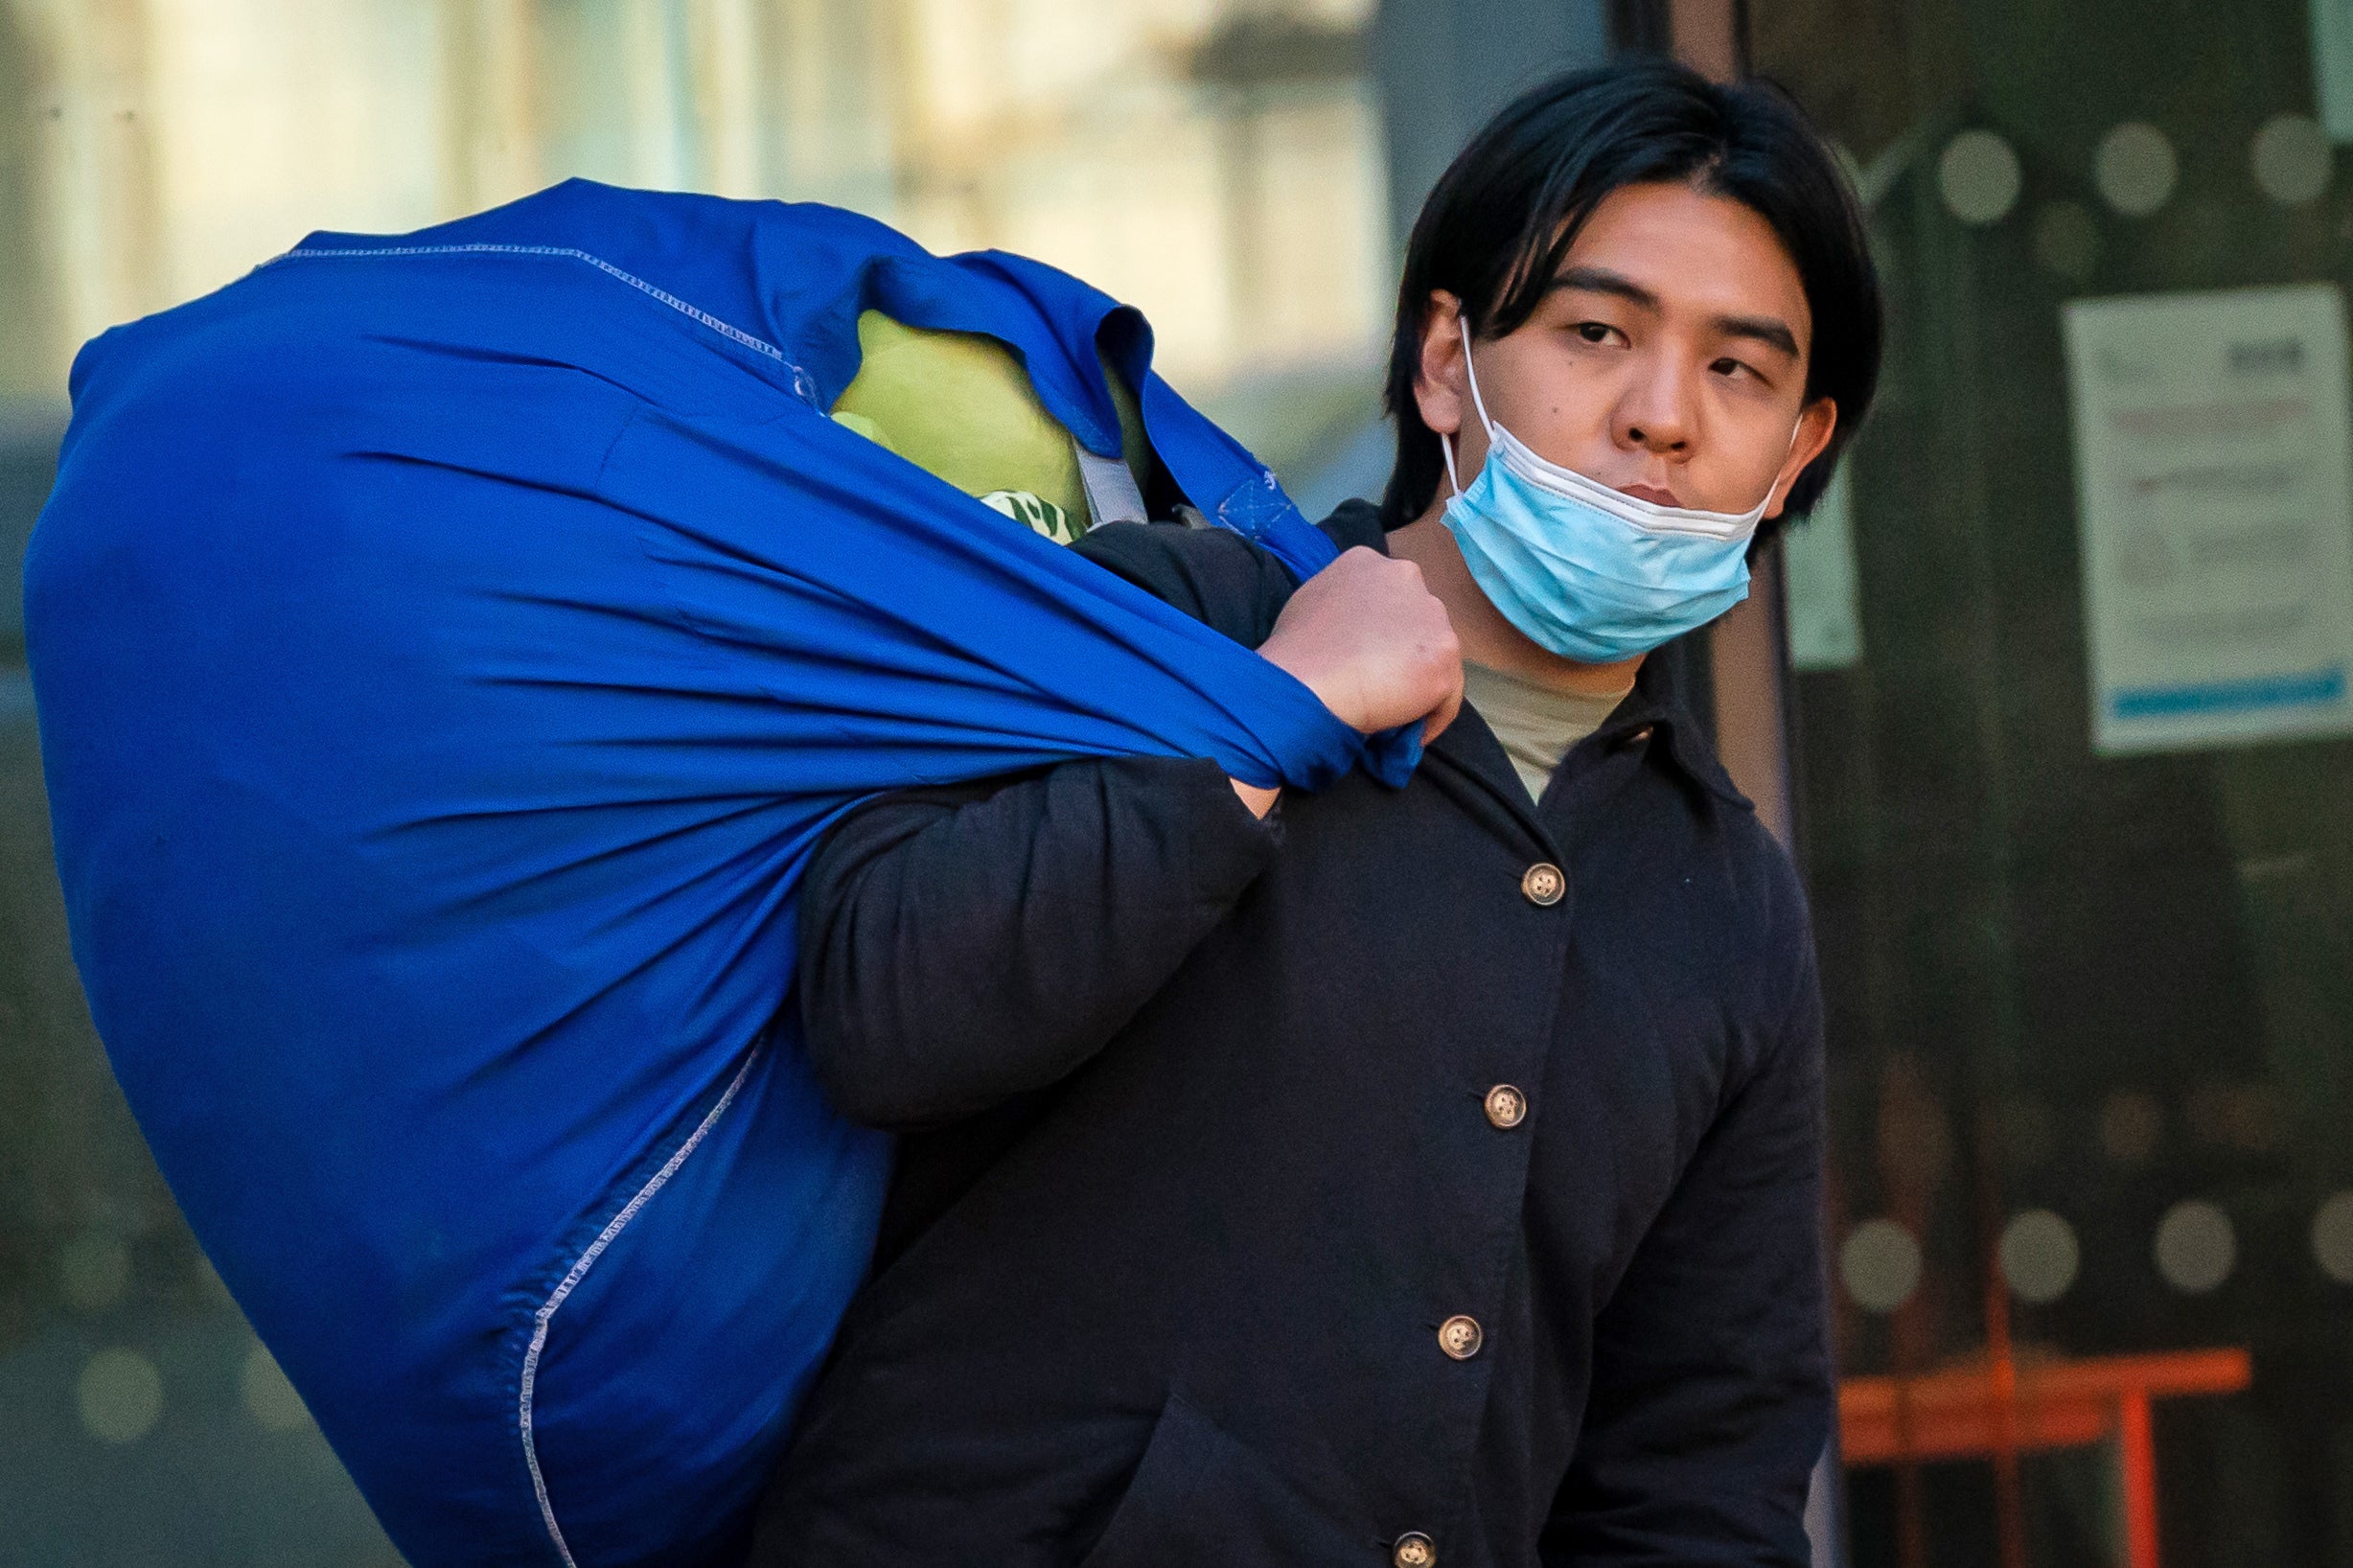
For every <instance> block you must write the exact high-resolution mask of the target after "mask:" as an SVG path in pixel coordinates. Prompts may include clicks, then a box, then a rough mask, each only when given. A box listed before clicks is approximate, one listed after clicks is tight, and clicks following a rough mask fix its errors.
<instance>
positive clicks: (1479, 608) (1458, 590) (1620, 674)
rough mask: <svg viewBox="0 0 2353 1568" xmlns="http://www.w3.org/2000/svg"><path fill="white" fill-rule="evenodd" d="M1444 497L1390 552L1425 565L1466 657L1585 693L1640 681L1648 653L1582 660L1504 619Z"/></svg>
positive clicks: (1612, 692) (1536, 682)
mask: <svg viewBox="0 0 2353 1568" xmlns="http://www.w3.org/2000/svg"><path fill="white" fill-rule="evenodd" d="M1445 510H1446V504H1445V502H1444V500H1442V499H1440V500H1437V501H1433V502H1432V503H1431V504H1430V508H1429V510H1428V511H1426V512H1424V513H1422V514H1421V516H1420V517H1419V518H1416V519H1414V520H1413V521H1412V522H1409V523H1407V524H1406V525H1405V526H1404V527H1402V528H1399V529H1397V530H1396V532H1395V533H1393V534H1391V535H1390V536H1389V553H1390V554H1391V555H1394V556H1396V557H1397V558H1399V559H1400V560H1404V561H1411V562H1412V563H1413V564H1414V565H1417V566H1419V567H1420V568H1421V581H1422V583H1423V585H1424V586H1425V587H1427V588H1429V590H1430V592H1431V593H1432V594H1433V595H1435V596H1436V597H1437V599H1438V602H1439V603H1440V604H1442V605H1444V606H1445V607H1446V616H1447V618H1448V619H1449V620H1451V621H1453V622H1454V635H1455V640H1456V641H1458V642H1460V643H1461V644H1462V646H1463V657H1464V659H1465V661H1466V662H1468V663H1472V664H1484V665H1486V666H1487V667H1488V669H1490V670H1500V671H1501V672H1503V673H1504V674H1505V675H1510V676H1516V677H1518V678H1519V679H1520V680H1525V681H1527V682H1528V683H1529V684H1530V685H1533V686H1542V687H1544V688H1545V689H1547V690H1549V691H1557V692H1567V693H1570V694H1572V695H1575V696H1579V697H1616V696H1619V695H1622V694H1623V693H1624V692H1625V691H1626V688H1627V687H1629V686H1631V685H1632V684H1633V683H1634V674H1635V672H1636V671H1638V670H1640V669H1641V668H1642V661H1643V657H1645V656H1643V655H1640V654H1637V655H1636V656H1634V657H1632V658H1627V659H1621V660H1619V661H1618V662H1617V663H1615V664H1580V663H1579V662H1578V661H1577V660H1576V659H1573V658H1563V657H1560V656H1559V655H1558V654H1556V653H1554V652H1553V651H1552V650H1551V649H1549V648H1544V647H1540V646H1538V645H1537V644H1536V643H1534V642H1533V641H1531V640H1529V638H1528V635H1527V634H1525V633H1523V632H1522V631H1520V629H1519V628H1518V627H1516V626H1513V625H1512V624H1511V622H1510V621H1508V620H1506V619H1504V615H1503V611H1499V610H1497V609H1496V608H1495V607H1494V605H1493V604H1492V603H1490V602H1489V601H1488V596H1487V594H1486V592H1485V591H1484V590H1482V589H1481V588H1480V587H1479V580H1478V579H1477V578H1475V577H1473V576H1471V574H1470V568H1469V567H1468V566H1466V565H1464V564H1463V552H1462V551H1461V550H1460V549H1457V548H1456V547H1455V542H1454V536H1453V535H1452V534H1450V533H1448V532H1447V531H1446V525H1445V523H1444V522H1443V521H1442V517H1443V515H1444V513H1445Z"/></svg>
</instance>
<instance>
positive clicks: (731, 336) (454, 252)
mask: <svg viewBox="0 0 2353 1568" xmlns="http://www.w3.org/2000/svg"><path fill="white" fill-rule="evenodd" d="M385 256H554V257H562V258H565V259H568V260H571V261H576V262H586V263H588V265H590V266H592V267H595V268H596V269H597V270H598V271H599V272H603V273H605V274H607V275H608V276H610V277H613V278H618V279H619V280H620V281H621V282H623V283H625V284H628V285H629V286H630V287H631V288H634V289H637V290H638V291H639V292H641V293H643V294H645V295H646V296H647V297H649V298H651V299H655V300H658V301H660V302H661V303H662V304H664V305H667V306H669V307H670V309H672V310H674V311H679V312H680V313H681V314H682V315H685V316H688V317H690V318H692V319H693V320H695V321H698V322H701V323H702V324H703V325H704V326H705V327H708V328H709V329H710V330H711V331H713V332H715V333H717V334H719V335H721V336H722V337H725V338H727V339H728V340H729V341H731V342H736V343H741V344H742V345H743V346H744V347H746V348H748V349H750V350H751V351H753V352H754V353H756V354H764V355H766V356H768V357H770V358H771V359H773V360H775V361H776V363H778V364H780V365H782V366H784V367H785V368H786V369H787V370H789V371H791V372H792V373H793V390H794V391H796V392H797V393H798V394H800V396H802V397H804V398H806V397H810V396H812V392H811V387H812V385H813V384H814V383H812V382H811V381H810V380H809V375H808V372H806V371H804V370H802V369H801V368H800V366H798V365H796V364H795V363H794V362H793V361H792V359H791V358H790V357H787V356H786V354H785V352H784V351H783V350H782V349H780V348H778V347H776V345H775V344H773V343H771V342H768V341H767V340H765V339H763V338H758V337H754V336H752V335H751V334H750V333H748V332H746V331H744V330H743V329H742V328H741V327H736V326H731V325H729V324H728V323H727V322H725V321H722V320H720V319H719V318H718V317H717V316H715V315H713V314H711V313H710V312H709V311H705V310H703V309H701V308H700V307H698V306H693V305H689V304H687V303H686V301H684V300H682V299H681V298H679V297H678V296H677V295H676V294H673V293H671V292H670V291H669V290H667V289H664V288H656V287H655V286H654V285H652V284H650V283H648V282H646V281H645V280H644V279H643V278H640V277H638V276H637V275H636V274H635V273H634V272H628V271H625V270H623V269H622V268H620V267H617V266H615V265H612V264H611V262H609V261H607V260H605V259H604V258H603V257H602V256H592V255H590V254H589V253H588V252H587V251H585V250H579V249H575V248H574V247H572V246H569V245H497V244H488V243H476V244H466V245H379V246H372V247H368V248H364V249H352V250H341V249H329V250H289V251H288V252H287V253H286V254H285V255H283V256H273V257H271V258H270V259H269V260H268V261H266V262H264V263H263V264H262V265H264V266H275V265H277V264H278V263H280V262H315V261H328V260H334V259H339V258H344V257H352V258H360V257H385Z"/></svg>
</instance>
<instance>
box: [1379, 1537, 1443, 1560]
mask: <svg viewBox="0 0 2353 1568" xmlns="http://www.w3.org/2000/svg"><path fill="white" fill-rule="evenodd" d="M1389 1560H1390V1561H1391V1562H1394V1563H1396V1565H1397V1568H1438V1543H1437V1542H1436V1541H1434V1540H1432V1539H1430V1537H1429V1536H1427V1535H1424V1534H1423V1533H1421V1532H1420V1531H1419V1530H1409V1531H1407V1532H1406V1533H1404V1534H1402V1535H1399V1536H1398V1537H1397V1544H1396V1547H1395V1548H1394V1549H1393V1550H1392V1551H1391V1552H1390V1554H1389Z"/></svg>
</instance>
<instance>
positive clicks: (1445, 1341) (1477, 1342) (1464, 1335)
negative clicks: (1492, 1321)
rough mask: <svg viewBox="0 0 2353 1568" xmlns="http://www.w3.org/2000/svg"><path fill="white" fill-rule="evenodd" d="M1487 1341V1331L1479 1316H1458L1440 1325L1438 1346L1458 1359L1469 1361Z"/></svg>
mask: <svg viewBox="0 0 2353 1568" xmlns="http://www.w3.org/2000/svg"><path fill="white" fill-rule="evenodd" d="M1486 1343H1487V1332H1486V1330H1484V1329H1482V1328H1481V1327H1480V1326H1479V1320H1478V1319H1477V1318H1465V1317H1461V1316H1456V1317H1451V1318H1448V1319H1447V1320H1446V1321H1445V1322H1444V1323H1442V1324H1440V1325H1439V1326H1438V1348H1439V1349H1442V1350H1443V1351H1445V1352H1446V1353H1447V1354H1448V1355H1450V1356H1452V1357H1454V1359H1455V1360H1457V1361H1468V1360H1469V1359H1470V1358H1471V1357H1472V1356H1475V1355H1477V1354H1478V1353H1479V1347H1480V1346H1482V1345H1484V1344H1486Z"/></svg>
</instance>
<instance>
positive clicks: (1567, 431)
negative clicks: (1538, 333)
mask: <svg viewBox="0 0 2353 1568" xmlns="http://www.w3.org/2000/svg"><path fill="white" fill-rule="evenodd" d="M1546 368H1547V369H1548V371H1549V374H1545V375H1542V376H1529V377H1526V378H1523V379H1517V380H1515V384H1513V385H1512V386H1511V387H1510V388H1509V389H1508V390H1506V389H1498V391H1497V393H1496V395H1494V396H1493V397H1491V398H1490V399H1489V400H1488V413H1490V414H1492V415H1493V416H1495V418H1496V419H1497V420H1498V421H1500V422H1501V423H1502V424H1503V425H1505V426H1506V427H1509V428H1510V429H1511V433H1512V434H1513V435H1516V436H1518V437H1519V438H1520V439H1521V440H1522V441H1525V442H1526V443H1528V445H1529V446H1531V447H1533V448H1534V449H1535V452H1536V455H1537V456H1539V457H1543V458H1546V459H1548V460H1549V461H1552V462H1555V463H1558V464H1560V465H1562V466H1563V467H1566V468H1573V469H1577V470H1579V471H1580V472H1581V473H1591V472H1593V470H1594V468H1595V466H1596V465H1597V464H1602V463H1604V462H1606V460H1607V459H1608V457H1609V455H1610V453H1611V452H1612V451H1614V450H1616V442H1615V440H1614V439H1613V437H1612V434H1611V426H1612V423H1613V419H1614V416H1615V413H1616V409H1617V406H1618V404H1619V401H1620V391H1621V388H1620V387H1619V385H1618V380H1619V378H1616V377H1613V376H1611V375H1610V374H1609V372H1608V371H1607V370H1606V369H1604V368H1603V367H1600V366H1594V365H1578V364H1573V363H1572V364H1569V365H1566V366H1560V365H1555V366H1549V367H1546Z"/></svg>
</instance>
